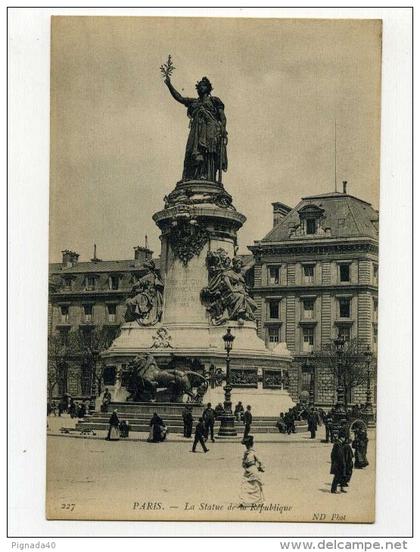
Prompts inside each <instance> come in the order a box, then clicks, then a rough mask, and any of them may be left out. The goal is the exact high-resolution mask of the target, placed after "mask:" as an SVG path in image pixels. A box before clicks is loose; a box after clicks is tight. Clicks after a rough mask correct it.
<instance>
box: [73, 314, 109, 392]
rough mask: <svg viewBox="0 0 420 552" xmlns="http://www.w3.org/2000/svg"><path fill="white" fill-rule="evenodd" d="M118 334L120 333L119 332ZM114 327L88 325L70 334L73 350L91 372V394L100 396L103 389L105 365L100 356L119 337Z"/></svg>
mask: <svg viewBox="0 0 420 552" xmlns="http://www.w3.org/2000/svg"><path fill="white" fill-rule="evenodd" d="M117 333H118V332H117ZM117 333H116V331H115V328H114V327H112V326H94V325H92V326H90V325H86V326H83V327H81V328H79V329H77V330H74V331H72V332H70V340H71V342H72V349H74V350H76V351H77V354H78V356H79V358H80V361H81V362H82V363H84V364H85V366H86V367H87V368H88V370H89V382H88V387H89V394H90V395H91V396H94V395H99V394H100V393H101V388H102V376H103V371H104V367H105V365H104V363H103V361H102V359H101V358H100V354H101V353H102V352H103V351H105V350H106V349H108V347H109V346H110V345H111V343H112V341H113V340H114V339H115V337H116V335H117Z"/></svg>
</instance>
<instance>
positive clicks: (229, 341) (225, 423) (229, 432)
mask: <svg viewBox="0 0 420 552" xmlns="http://www.w3.org/2000/svg"><path fill="white" fill-rule="evenodd" d="M234 339H235V336H234V335H232V330H231V328H227V330H226V333H225V335H224V336H223V342H224V345H225V351H226V357H225V360H226V385H225V387H224V392H225V401H224V405H223V406H224V412H223V415H222V418H221V421H220V428H219V433H218V437H232V436H233V437H235V436H236V429H235V417H234V415H233V414H232V400H231V396H230V394H231V391H232V386H231V384H230V352H231V350H232V346H233V341H234Z"/></svg>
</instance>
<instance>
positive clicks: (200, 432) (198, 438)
mask: <svg viewBox="0 0 420 552" xmlns="http://www.w3.org/2000/svg"><path fill="white" fill-rule="evenodd" d="M205 432H206V428H205V427H204V421H203V418H198V424H197V425H196V426H195V433H194V443H193V447H192V451H191V452H195V449H196V447H197V443H200V445H201V446H202V447H203V451H204V452H208V451H209V449H208V448H207V447H206V443H205V441H204V435H205Z"/></svg>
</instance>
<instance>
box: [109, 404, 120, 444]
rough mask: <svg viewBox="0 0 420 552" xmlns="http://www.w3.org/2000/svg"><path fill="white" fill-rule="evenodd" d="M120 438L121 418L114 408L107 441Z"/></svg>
mask: <svg viewBox="0 0 420 552" xmlns="http://www.w3.org/2000/svg"><path fill="white" fill-rule="evenodd" d="M119 439H120V420H119V419H118V413H117V411H116V410H114V411H113V412H112V414H111V417H110V418H109V428H108V435H107V437H106V440H107V441H119Z"/></svg>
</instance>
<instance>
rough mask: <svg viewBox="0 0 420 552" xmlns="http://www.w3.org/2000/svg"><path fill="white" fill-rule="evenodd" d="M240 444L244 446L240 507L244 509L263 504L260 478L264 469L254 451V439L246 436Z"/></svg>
mask: <svg viewBox="0 0 420 552" xmlns="http://www.w3.org/2000/svg"><path fill="white" fill-rule="evenodd" d="M242 443H243V444H244V445H245V447H246V450H245V453H244V456H243V459H242V467H243V468H244V473H243V478H242V483H241V492H240V506H241V507H242V508H246V507H247V506H252V505H254V504H262V503H263V502H264V493H263V481H262V478H261V473H262V472H264V467H263V465H262V463H261V460H260V459H259V458H258V457H257V454H256V452H255V450H254V437H253V436H252V435H248V436H247V437H245V438H244V440H243V441H242Z"/></svg>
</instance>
